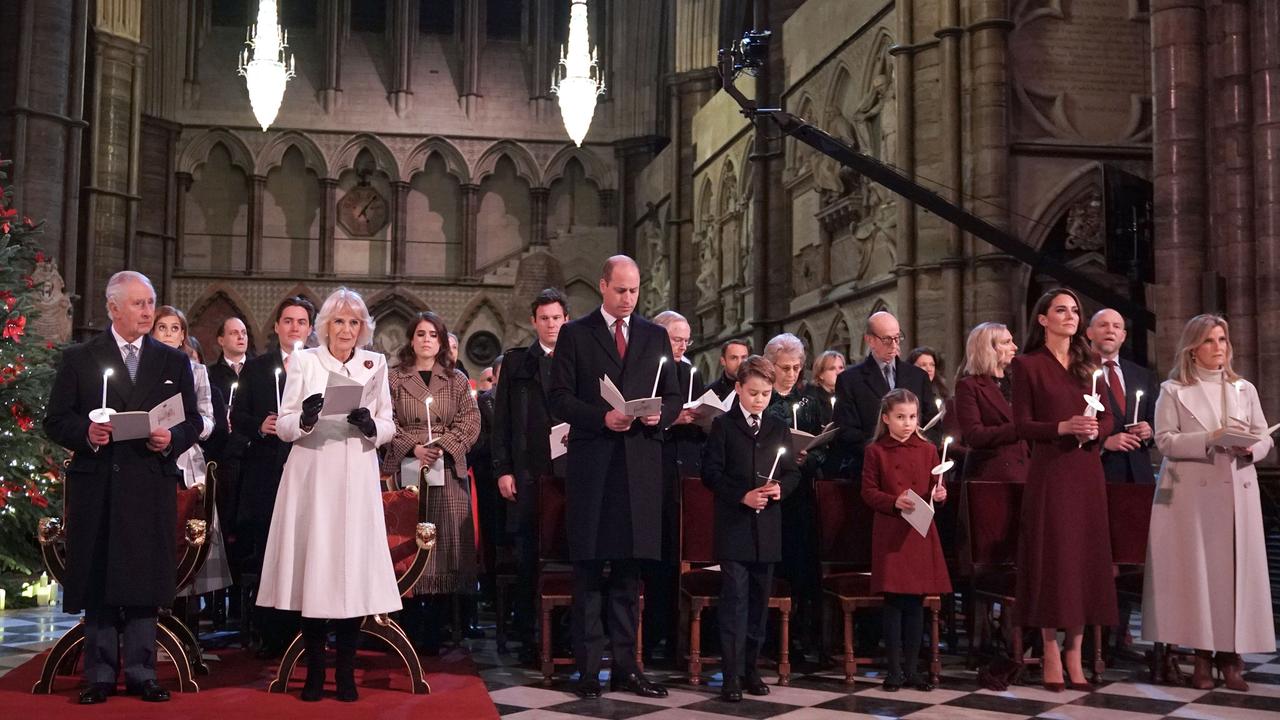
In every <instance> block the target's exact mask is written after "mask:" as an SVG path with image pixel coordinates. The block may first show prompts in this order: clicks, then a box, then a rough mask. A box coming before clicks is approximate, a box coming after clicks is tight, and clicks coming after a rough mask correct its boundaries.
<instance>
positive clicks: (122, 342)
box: [111, 324, 142, 352]
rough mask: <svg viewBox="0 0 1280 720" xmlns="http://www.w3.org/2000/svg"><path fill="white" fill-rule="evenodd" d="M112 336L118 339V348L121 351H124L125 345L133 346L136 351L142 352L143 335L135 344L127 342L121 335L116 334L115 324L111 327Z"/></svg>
mask: <svg viewBox="0 0 1280 720" xmlns="http://www.w3.org/2000/svg"><path fill="white" fill-rule="evenodd" d="M111 335H112V336H113V337H114V338H115V339H116V347H117V348H118V349H120V350H121V351H123V350H124V346H125V345H132V346H133V347H134V349H136V350H137V351H138V352H142V336H141V335H139V336H138V339H137V340H134V341H133V342H129V341H128V340H125V339H124V338H123V337H121V336H120V333H118V332H116V326H115V325H114V324H113V325H112V326H111Z"/></svg>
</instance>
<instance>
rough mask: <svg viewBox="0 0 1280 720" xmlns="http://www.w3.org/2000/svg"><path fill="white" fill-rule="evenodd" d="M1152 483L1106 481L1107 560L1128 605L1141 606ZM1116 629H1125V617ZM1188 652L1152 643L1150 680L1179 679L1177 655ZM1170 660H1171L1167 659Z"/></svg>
mask: <svg viewBox="0 0 1280 720" xmlns="http://www.w3.org/2000/svg"><path fill="white" fill-rule="evenodd" d="M1155 491H1156V486H1155V485H1131V484H1128V483H1108V484H1107V523H1108V525H1109V526H1110V528H1111V562H1112V564H1113V566H1114V568H1115V573H1116V595H1117V596H1119V598H1120V599H1121V600H1124V601H1126V602H1127V603H1128V604H1129V605H1130V606H1137V607H1141V606H1142V589H1143V587H1142V586H1143V572H1144V570H1145V569H1146V564H1147V536H1148V534H1149V532H1150V530H1151V503H1152V501H1153V500H1154V499H1155ZM1120 620H1121V623H1122V626H1121V628H1120V629H1119V632H1117V633H1116V641H1117V643H1119V642H1120V639H1121V637H1122V635H1121V633H1128V632H1129V628H1128V626H1127V618H1121V619H1120ZM1189 657H1190V653H1187V652H1183V651H1180V650H1178V649H1177V648H1176V647H1171V646H1168V645H1165V644H1164V643H1156V644H1155V648H1154V652H1152V653H1151V655H1150V656H1149V659H1150V679H1151V682H1157V681H1159V680H1165V681H1169V682H1179V681H1180V677H1179V676H1180V674H1181V670H1180V669H1178V668H1177V661H1178V659H1179V658H1188V659H1189ZM1171 660H1172V662H1170V661H1171Z"/></svg>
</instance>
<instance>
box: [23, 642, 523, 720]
mask: <svg viewBox="0 0 1280 720" xmlns="http://www.w3.org/2000/svg"><path fill="white" fill-rule="evenodd" d="M214 654H215V655H216V656H217V660H211V661H209V663H208V664H209V668H210V672H209V674H208V675H205V676H197V677H196V682H197V683H199V685H200V692H198V693H187V694H184V693H180V692H175V691H174V688H176V687H177V682H176V679H175V677H174V672H173V665H172V664H169V663H165V664H163V665H160V666H159V667H158V668H157V671H158V672H159V674H160V682H161V684H163V685H164V686H165V687H166V688H168V689H169V691H170V692H171V693H172V694H173V699H172V700H170V701H169V702H167V703H144V702H142V701H140V700H138V699H137V698H134V697H128V696H125V695H117V696H116V697H113V698H111V699H109V700H108V701H107V702H106V703H105V704H102V705H92V706H87V707H80V706H79V705H75V704H74V703H75V700H76V697H77V696H78V694H79V689H78V686H79V683H80V678H78V677H60V678H59V679H58V682H57V685H56V686H55V688H56V690H55V692H54V694H53V695H32V694H31V686H32V685H33V684H34V683H35V681H36V680H38V679H39V677H40V670H41V668H42V667H43V663H44V658H45V653H41V654H40V655H37V656H36V657H35V658H33V659H32V660H30V661H28V662H26V663H24V664H22V665H20V666H18V667H16V668H14V669H13V670H11V671H9V673H7V674H6V675H4V676H3V677H0V708H4V713H3V714H4V716H5V717H7V718H23V717H35V715H34V713H41V712H43V713H48V712H51V711H52V712H55V713H57V714H58V715H59V716H63V715H65V716H69V717H71V716H74V717H87V718H130V719H134V718H164V719H165V720H173V718H182V719H183V720H198V719H200V718H210V719H212V720H239V719H242V718H243V719H247V718H258V717H270V718H273V719H275V718H279V719H280V720H288V719H290V718H298V719H299V720H303V719H305V720H314V718H316V717H324V718H326V720H327V719H328V718H361V719H362V720H363V719H366V718H373V717H376V718H378V719H379V720H384V719H389V720H398V719H399V718H404V720H410V718H412V719H413V720H421V718H431V719H432V720H444V719H445V718H458V719H459V720H475V719H476V718H497V717H498V710H497V708H495V707H494V705H493V701H491V700H490V699H489V693H488V691H487V690H486V689H485V686H484V681H483V680H482V679H481V678H480V676H479V675H477V674H476V667H475V665H474V664H472V662H471V658H470V657H468V656H466V655H465V654H462V653H454V654H452V655H451V656H450V657H447V658H437V659H434V660H431V661H428V662H424V663H423V664H424V666H425V670H426V673H427V682H428V683H429V684H430V685H431V693H430V694H429V695H411V694H410V693H409V692H408V690H407V688H408V686H409V681H408V675H407V674H406V672H405V670H404V668H403V666H401V665H400V664H399V662H398V661H397V660H393V659H392V658H391V657H389V656H388V655H386V654H385V653H380V652H361V653H360V657H359V659H358V660H357V661H356V667H357V670H356V683H357V685H358V686H359V688H360V700H359V701H357V702H354V703H343V702H338V701H337V700H336V699H334V697H333V691H334V687H333V667H332V663H333V654H332V652H331V653H330V655H329V662H330V668H329V683H328V685H327V686H326V688H325V691H326V695H325V699H324V700H322V701H320V702H318V703H304V702H302V701H301V700H299V699H298V692H299V690H301V688H302V679H303V676H304V675H305V672H306V671H305V670H304V669H303V668H302V666H301V664H299V666H298V670H297V672H296V673H295V674H294V682H293V683H291V684H290V686H289V693H287V694H274V693H269V692H267V684H268V683H269V682H270V681H271V679H272V678H273V677H274V676H275V670H276V665H275V664H274V663H269V662H267V661H262V660H257V659H255V658H254V657H253V656H252V655H251V654H250V653H248V652H245V651H243V650H239V649H234V650H219V651H215V653H214ZM120 689H121V692H123V685H122V686H121V688H120Z"/></svg>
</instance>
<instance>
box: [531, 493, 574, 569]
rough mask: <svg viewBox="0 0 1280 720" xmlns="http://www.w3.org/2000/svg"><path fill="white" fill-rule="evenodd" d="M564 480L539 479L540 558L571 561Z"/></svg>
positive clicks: (543, 559) (544, 560)
mask: <svg viewBox="0 0 1280 720" xmlns="http://www.w3.org/2000/svg"><path fill="white" fill-rule="evenodd" d="M564 505H565V495H564V478H558V477H551V476H544V477H541V478H539V479H538V558H539V559H540V560H542V561H543V562H546V561H554V560H568V559H569V531H568V529H567V527H566V526H565V520H564Z"/></svg>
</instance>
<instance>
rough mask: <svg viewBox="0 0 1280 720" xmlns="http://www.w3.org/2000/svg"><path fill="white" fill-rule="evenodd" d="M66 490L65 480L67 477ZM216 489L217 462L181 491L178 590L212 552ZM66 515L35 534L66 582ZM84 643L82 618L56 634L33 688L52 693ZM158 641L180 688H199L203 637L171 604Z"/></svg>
mask: <svg viewBox="0 0 1280 720" xmlns="http://www.w3.org/2000/svg"><path fill="white" fill-rule="evenodd" d="M70 462H71V461H70V460H68V461H66V462H65V463H63V468H62V469H63V471H64V472H65V471H66V468H67V467H68V466H69V465H70ZM63 487H64V493H65V492H66V491H65V487H66V485H65V482H64V485H63ZM217 492H218V464H217V463H214V462H211V463H209V464H208V465H207V466H206V469H205V484H204V485H202V486H197V487H194V488H184V489H181V490H178V491H177V494H176V499H175V502H176V504H177V512H176V513H175V514H176V517H177V523H176V524H175V527H174V532H175V533H176V535H177V538H176V539H177V545H176V550H177V553H176V557H175V558H174V562H175V563H177V572H176V573H175V577H176V582H175V592H177V591H179V590H182V589H183V588H185V587H186V586H187V585H189V584H191V581H192V580H193V579H195V576H196V573H197V572H199V571H200V567H201V566H202V565H204V561H205V559H206V558H207V557H208V556H209V545H208V544H207V543H206V542H205V537H206V533H207V531H208V528H209V526H210V525H212V524H213V514H214V507H215V503H214V498H215V497H217ZM69 521H70V517H68V518H41V519H40V523H39V529H38V531H37V535H36V539H37V540H38V541H39V543H40V552H41V555H42V557H43V560H44V564H45V567H46V568H47V569H48V571H49V574H50V575H51V576H53V578H54V579H55V580H57V581H58V582H62V583H65V582H66V581H65V580H64V577H65V576H66V570H67V555H66V539H67V536H66V530H65V528H66V523H67V522H69ZM83 643H84V624H83V621H82V622H81V623H78V624H77V625H76V626H75V627H73V628H71V629H70V630H68V631H67V632H66V633H65V634H63V636H62V637H61V638H59V639H58V641H57V642H56V643H54V646H53V647H52V648H51V649H50V650H49V655H48V657H46V658H45V662H44V668H43V669H42V670H41V673H40V679H39V680H37V681H36V683H35V685H34V686H33V687H32V688H31V692H32V693H36V694H49V693H52V692H53V682H54V679H55V678H56V676H57V675H58V674H60V673H61V674H71V673H73V672H74V671H75V665H76V662H77V661H78V659H79V657H80V652H81V649H82V645H83ZM156 645H157V646H158V647H160V648H161V649H163V650H164V651H165V652H166V653H168V654H169V658H170V659H171V660H172V661H173V665H174V668H175V669H176V670H177V675H178V689H179V690H181V691H182V692H197V691H199V689H200V686H199V685H197V684H196V681H195V677H194V675H195V674H197V673H198V674H200V675H208V674H209V667H208V666H207V665H205V663H204V659H203V658H202V657H201V650H200V642H199V640H198V639H197V638H196V633H195V632H193V631H192V629H191V628H189V627H187V625H186V624H184V623H183V622H182V620H181V619H179V618H177V617H176V616H174V615H173V613H172V612H170V611H169V609H168V608H164V609H162V611H161V613H160V616H159V618H158V620H157V624H156Z"/></svg>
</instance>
